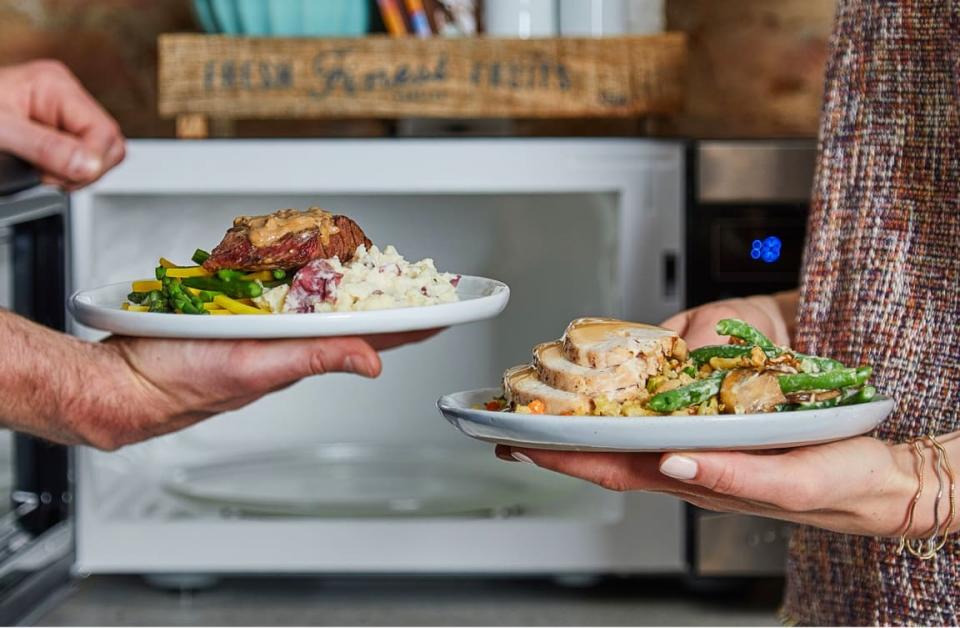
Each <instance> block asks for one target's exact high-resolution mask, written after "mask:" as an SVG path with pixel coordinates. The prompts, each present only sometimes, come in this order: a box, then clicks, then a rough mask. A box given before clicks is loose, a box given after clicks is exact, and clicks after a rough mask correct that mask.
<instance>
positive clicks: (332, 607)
mask: <svg viewBox="0 0 960 628" xmlns="http://www.w3.org/2000/svg"><path fill="white" fill-rule="evenodd" d="M779 593H780V592H779V586H778V585H777V583H773V582H768V583H761V584H760V585H753V586H751V587H738V588H732V589H731V588H720V589H713V590H710V591H706V592H705V591H699V592H694V591H692V590H691V589H690V588H689V587H687V586H685V585H684V584H683V583H682V582H680V581H677V580H674V579H655V578H642V579H638V578H619V579H604V580H599V581H596V582H580V583H572V584H567V585H564V584H560V583H558V582H556V581H554V580H544V579H513V578H511V579H493V578H488V579H474V578H451V577H431V578H425V577H407V578H369V577H364V578H320V577H315V578H304V577H295V578H294V577H273V578H269V577H247V578H229V579H223V580H220V581H218V582H217V584H215V585H214V586H212V587H210V588H206V589H200V590H180V591H176V590H162V589H158V588H156V587H153V586H151V585H149V584H147V583H146V582H145V581H144V580H143V579H142V578H140V577H137V576H92V577H88V578H85V579H80V580H76V581H75V582H74V584H73V585H72V586H70V587H69V588H68V589H67V590H65V591H64V592H62V594H61V595H60V596H58V599H55V600H54V601H53V602H51V603H50V604H49V605H48V607H47V608H45V609H38V611H37V612H36V613H35V614H34V616H33V617H31V618H30V623H33V624H37V625H44V626H65V625H75V626H89V625H101V626H117V625H128V626H146V625H158V624H162V625H197V626H206V625H238V626H241V625H263V626H269V625H278V626H279V625H343V626H351V625H422V626H433V625H532V626H536V625H553V626H560V625H607V626H616V625H664V626H669V625H698V624H705V625H713V626H725V625H731V626H732V625H738V626H763V625H778V622H777V618H776V608H777V605H778V602H779Z"/></svg>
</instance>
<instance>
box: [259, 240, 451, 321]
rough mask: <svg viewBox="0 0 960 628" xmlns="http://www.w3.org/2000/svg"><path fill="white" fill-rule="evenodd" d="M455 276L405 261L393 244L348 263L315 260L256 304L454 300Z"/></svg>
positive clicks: (278, 307) (382, 305)
mask: <svg viewBox="0 0 960 628" xmlns="http://www.w3.org/2000/svg"><path fill="white" fill-rule="evenodd" d="M459 281H460V276H459V275H453V274H450V273H441V272H438V271H437V269H436V268H435V267H434V265H433V260H432V259H429V258H428V259H423V260H420V261H419V262H408V261H407V260H405V259H404V258H403V256H401V255H400V254H399V253H397V250H396V249H395V248H394V247H393V246H387V247H386V248H385V249H384V250H383V251H381V250H380V249H379V248H377V247H376V246H372V247H370V250H369V251H368V250H367V249H366V247H364V246H363V245H361V246H360V247H358V248H357V254H356V256H355V257H354V258H353V259H352V260H351V261H350V262H348V263H347V264H341V263H340V260H339V259H337V258H332V259H329V260H314V261H313V262H311V263H310V264H308V265H307V266H305V267H304V268H302V269H301V270H300V271H298V272H297V274H296V275H295V276H294V279H293V283H292V284H291V285H290V286H279V287H277V288H273V289H272V290H268V291H266V292H265V293H264V294H263V295H262V296H261V297H259V298H258V299H257V303H258V305H261V306H263V307H269V308H270V310H271V311H273V312H311V311H312V312H353V311H360V310H382V309H387V308H397V307H413V306H418V305H437V304H440V303H452V302H454V301H458V300H459V297H458V296H457V288H456V286H457V283H458V282H459Z"/></svg>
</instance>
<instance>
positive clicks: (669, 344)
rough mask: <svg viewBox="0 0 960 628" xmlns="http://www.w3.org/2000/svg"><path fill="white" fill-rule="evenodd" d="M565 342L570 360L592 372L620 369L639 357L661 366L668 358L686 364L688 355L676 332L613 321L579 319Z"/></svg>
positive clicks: (640, 324) (607, 319) (572, 325)
mask: <svg viewBox="0 0 960 628" xmlns="http://www.w3.org/2000/svg"><path fill="white" fill-rule="evenodd" d="M562 342H563V354H564V355H565V356H566V358H567V359H568V360H570V361H571V362H574V363H575V364H579V365H581V366H587V367H591V368H606V367H612V366H617V365H620V364H623V363H624V362H626V361H628V360H630V359H633V358H636V357H638V356H643V357H647V358H652V359H654V360H656V361H657V363H658V364H659V363H660V361H661V360H662V359H663V358H664V357H665V356H674V357H677V358H678V359H681V360H683V359H686V353H687V347H686V344H685V343H684V342H683V340H681V339H680V337H679V336H677V334H676V332H673V331H670V330H669V329H664V328H662V327H656V326H654V325H645V324H643V323H631V322H627V321H620V320H616V319H613V318H578V319H577V320H575V321H573V322H572V323H570V324H569V325H568V326H567V330H566V332H565V333H564V334H563V340H562ZM654 372H655V371H654Z"/></svg>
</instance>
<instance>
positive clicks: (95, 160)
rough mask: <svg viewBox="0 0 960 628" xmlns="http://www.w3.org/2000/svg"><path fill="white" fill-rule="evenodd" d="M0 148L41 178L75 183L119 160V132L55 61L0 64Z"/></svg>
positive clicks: (86, 181)
mask: <svg viewBox="0 0 960 628" xmlns="http://www.w3.org/2000/svg"><path fill="white" fill-rule="evenodd" d="M0 151H7V152H11V153H13V154H15V155H17V156H19V157H21V158H23V159H25V160H27V161H29V162H31V163H33V164H34V165H35V166H37V167H38V168H39V169H40V170H42V171H43V173H44V180H45V181H47V182H49V183H54V184H57V185H62V186H63V187H66V188H71V189H72V188H77V187H81V186H84V185H87V184H89V183H92V182H93V181H96V180H97V179H99V178H100V177H101V176H102V175H103V174H104V173H105V172H107V171H108V170H110V168H112V167H114V166H115V165H117V164H118V163H120V161H121V160H122V159H123V157H124V154H125V148H124V139H123V134H122V133H121V132H120V127H119V126H118V125H117V123H116V121H115V120H114V119H113V118H111V117H110V114H108V113H107V112H106V111H105V110H104V109H103V108H102V107H101V106H100V105H99V104H97V102H96V101H95V100H94V99H93V97H92V96H90V94H89V93H87V91H86V90H85V89H84V88H83V86H82V85H80V82H79V81H78V80H77V78H76V77H75V76H74V75H73V74H71V72H70V70H68V69H67V68H66V66H64V65H63V64H62V63H60V62H58V61H49V60H44V61H32V62H30V63H24V64H22V65H15V66H9V67H4V68H0Z"/></svg>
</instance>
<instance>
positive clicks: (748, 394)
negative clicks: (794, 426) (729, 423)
mask: <svg viewBox="0 0 960 628" xmlns="http://www.w3.org/2000/svg"><path fill="white" fill-rule="evenodd" d="M786 401H787V400H786V398H785V397H784V396H783V392H781V391H780V382H779V381H778V380H777V375H776V374H775V373H771V372H768V371H763V372H761V371H754V370H751V369H736V370H733V371H730V372H729V373H727V376H726V377H724V378H723V385H721V387H720V403H722V404H723V405H724V406H725V407H726V411H727V412H733V413H735V414H751V413H754V412H770V411H772V410H774V409H776V406H777V405H778V404H781V403H785V402H786Z"/></svg>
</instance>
